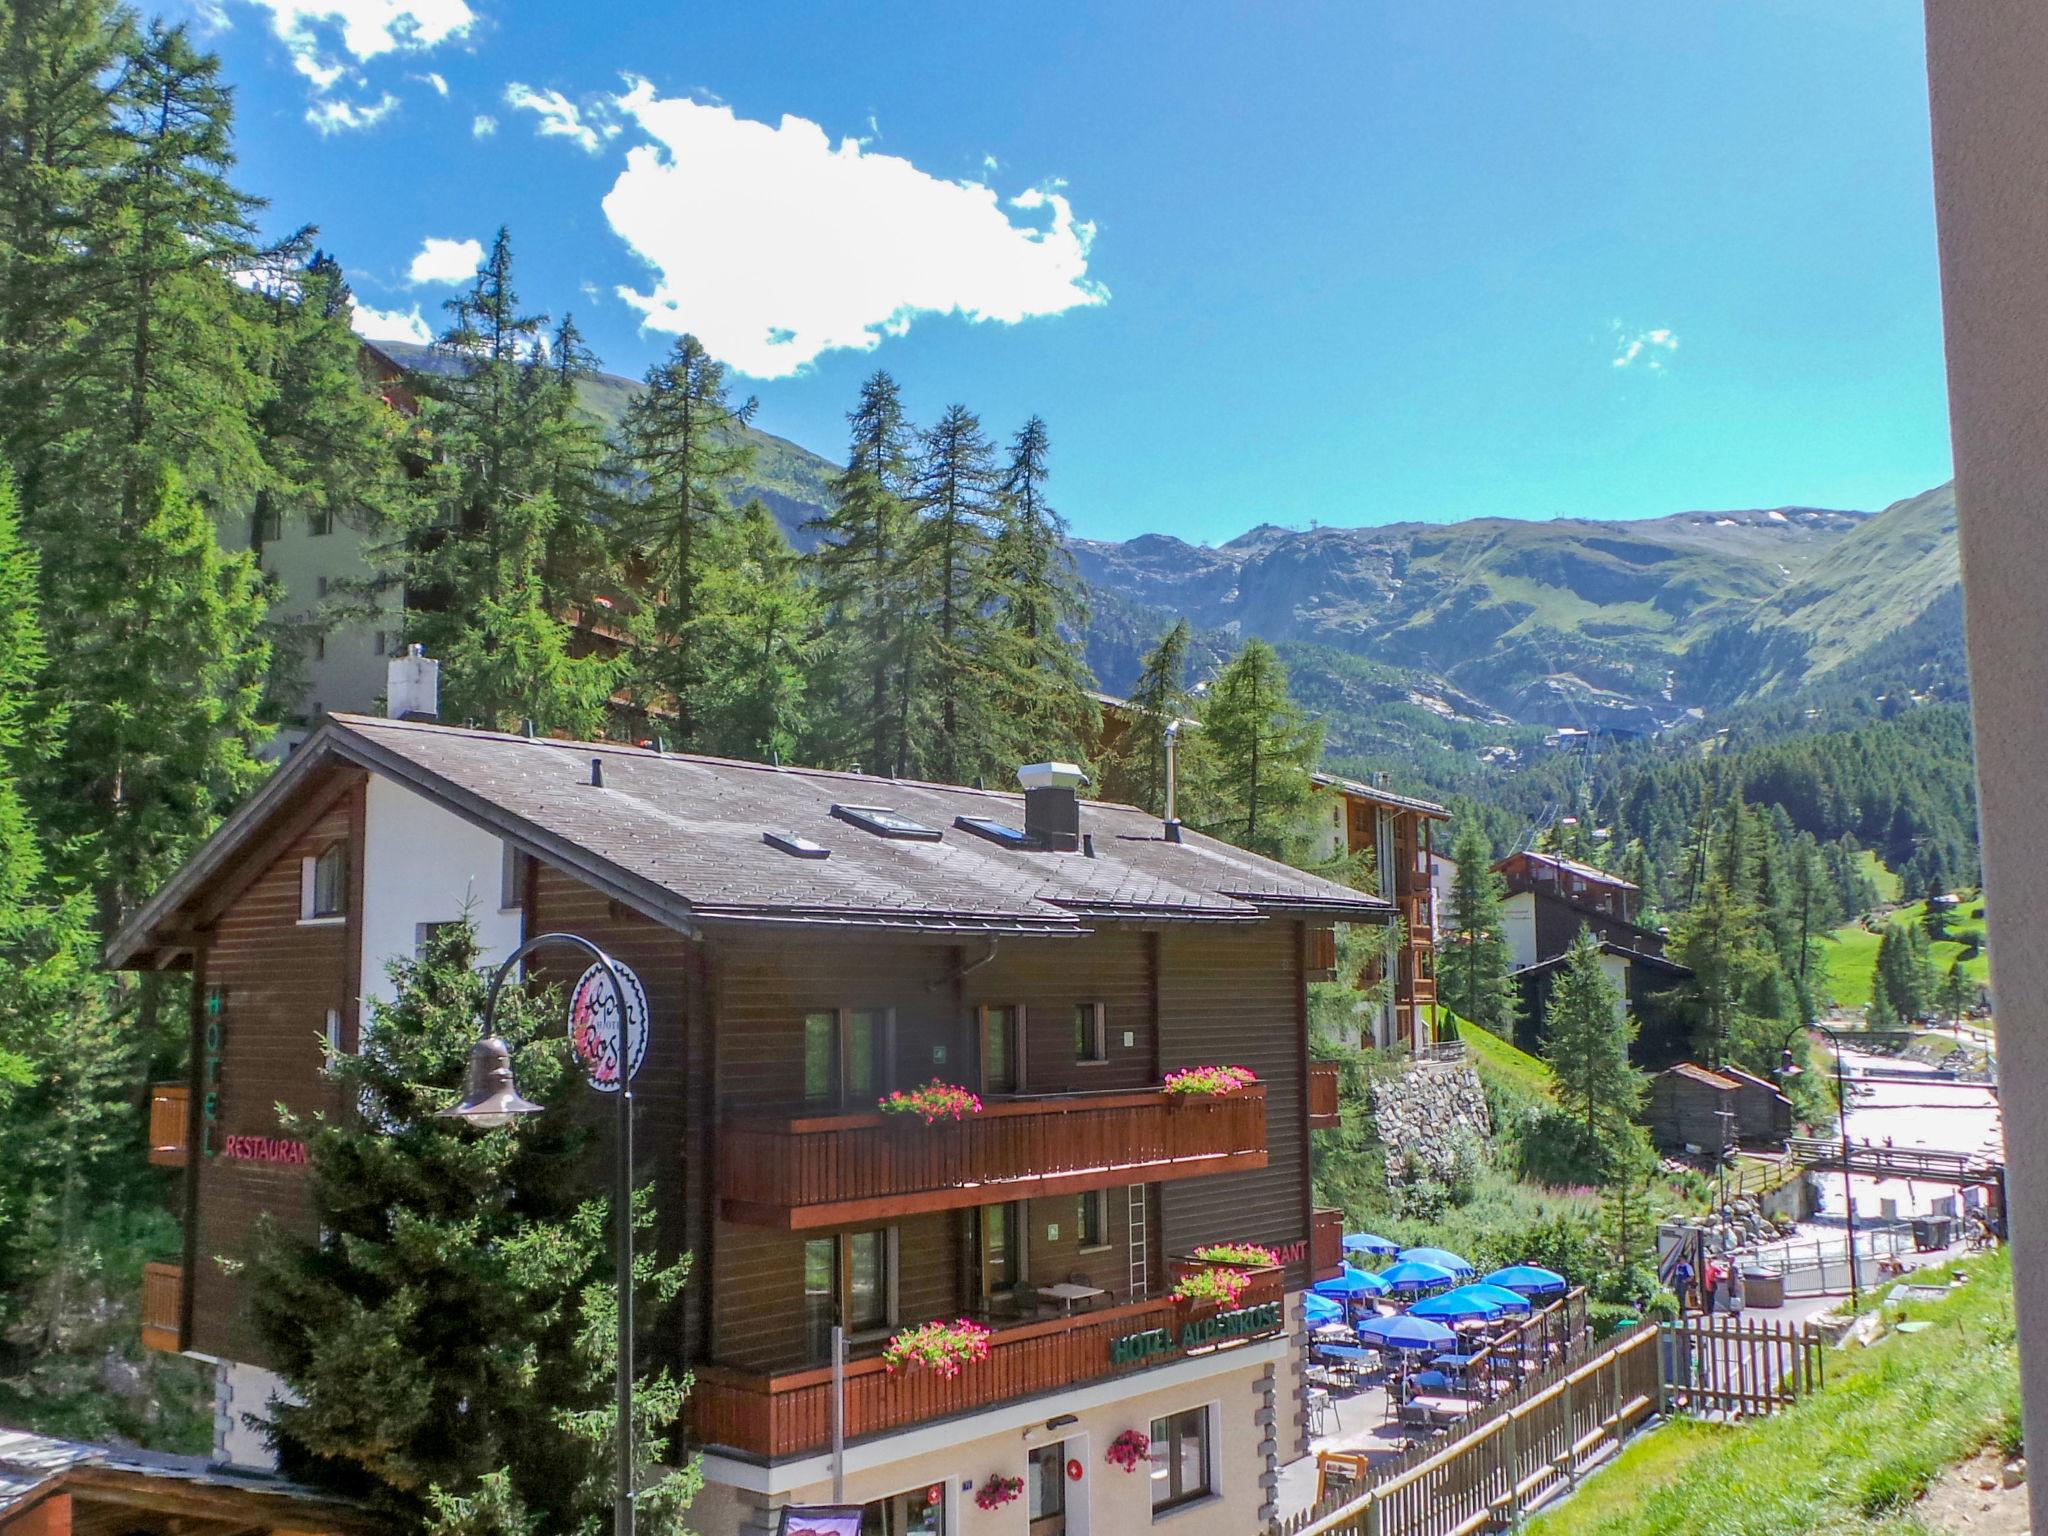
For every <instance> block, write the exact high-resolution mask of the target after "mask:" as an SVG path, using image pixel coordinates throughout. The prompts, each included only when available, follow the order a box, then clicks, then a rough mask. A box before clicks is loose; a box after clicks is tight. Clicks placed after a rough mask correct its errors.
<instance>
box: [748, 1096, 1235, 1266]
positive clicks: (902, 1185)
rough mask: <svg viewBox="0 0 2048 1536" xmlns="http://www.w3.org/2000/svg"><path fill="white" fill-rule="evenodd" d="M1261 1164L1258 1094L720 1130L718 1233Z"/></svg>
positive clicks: (1007, 1106)
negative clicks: (721, 1227) (729, 1227)
mask: <svg viewBox="0 0 2048 1536" xmlns="http://www.w3.org/2000/svg"><path fill="white" fill-rule="evenodd" d="M1265 1166H1266V1092H1265V1088H1264V1086H1263V1085H1260V1086H1255V1087H1251V1088H1247V1089H1244V1090H1242V1091H1240V1092H1237V1093H1229V1094H1220V1095H1216V1096H1213V1097H1205V1096H1200V1095H1188V1094H1170V1093H1167V1092H1165V1091H1164V1090H1162V1089H1157V1088H1147V1089H1140V1090H1137V1091H1135V1092H1131V1093H1116V1094H1086V1095H1070V1096H1069V1095H1063V1096H1059V1097H1051V1098H1040V1099H997V1100H991V1101H986V1102H984V1104H983V1106H982V1111H981V1113H980V1114H978V1115H971V1116H969V1117H968V1118H967V1119H965V1120H960V1121H950V1120H942V1121H940V1122H939V1123H937V1124H935V1125H925V1124H923V1123H922V1122H921V1121H919V1120H917V1119H915V1118H914V1117H911V1116H905V1115H884V1114H880V1113H871V1114H853V1115H817V1116H811V1117H807V1118H804V1119H799V1120H780V1121H772V1122H759V1121H746V1120H732V1121H728V1122H727V1123H726V1124H725V1125H724V1126H723V1127H722V1128H721V1129H720V1131H719V1147H718V1193H719V1202H720V1209H721V1211H722V1213H723V1215H724V1217H725V1219H726V1220H727V1221H732V1222H739V1223H744V1224H746V1225H751V1226H770V1227H777V1228H782V1229H785V1230H794V1229H802V1228H809V1227H821V1226H831V1225H836V1224H840V1223H844V1222H851V1221H873V1220H878V1219H885V1218H888V1217H892V1216H904V1215H910V1214H912V1213H915V1212H919V1211H944V1210H958V1209H962V1208H965V1207H967V1206H975V1205H987V1204H990V1203H992V1202H994V1201H998V1200H1024V1199H1029V1198H1031V1197H1033V1196H1037V1195H1057V1194H1067V1193H1073V1192H1076V1191H1080V1190H1088V1189H1107V1188H1109V1187H1111V1186H1112V1185H1117V1184H1137V1183H1148V1184H1152V1183H1164V1182H1166V1181H1167V1180H1170V1179H1186V1178H1194V1177H1197V1176H1199V1175H1203V1174H1210V1173H1222V1172H1226V1171H1228V1170H1231V1169H1238V1168H1263V1167H1265Z"/></svg>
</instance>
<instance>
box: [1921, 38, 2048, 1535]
mask: <svg viewBox="0 0 2048 1536" xmlns="http://www.w3.org/2000/svg"><path fill="white" fill-rule="evenodd" d="M1926 12H1927V77H1928V87H1929V99H1930V105H1931V108H1932V117H1933V128H1934V201H1935V212H1936V215H1937V220H1938V224H1939V229H1940V245H1941V297H1942V318H1943V321H1944V327H1945V331H1946V337H1947V349H1948V381H1949V417H1950V434H1951V438H1952V442H1953V445H1954V449H1955V465H1956V506H1957V513H1958V518H1959V521H1960V525H1961V542H1962V558H1963V593H1964V604H1965V614H1964V624H1965V629H1966V631H1967V635H1968V639H1969V649H1970V682H1971V692H1972V709H1973V714H1974V717H1975V724H1976V735H1977V783H1978V791H1979V799H1978V807H1979V818H1980V822H1981V835H1982V840H1983V846H1984V872H1985V873H1984V880H1985V886H1984V888H1985V894H1986V896H1987V898H1988V900H1989V903H1990V908H1989V912H1988V917H1989V919H1990V923H1989V927H1990V936H1991V957H1992V964H1993V968H1994V970H1993V976H1992V993H1993V996H1994V998H1995V1000H1996V1004H1997V1008H1998V1023H1999V1030H1998V1042H1999V1071H1998V1075H1999V1086H2000V1088H2001V1089H2002V1090H2003V1098H2004V1101H2005V1103H2006V1104H2007V1105H2008V1106H2009V1107H2010V1106H2015V1105H2019V1104H2023V1103H2024V1102H2025V1100H2026V1096H2027V1095H2028V1094H2030V1093H2031V1091H2032V1088H2033V1085H2035V1084H2037V1083H2048V945H2044V944H2042V943H2041V942H2040V935H2039V931H2038V930H2039V927H2040V923H2041V919H2042V914H2043V913H2044V912H2048V796H2044V795H2043V794H2042V793H2041V765H2042V764H2043V763H2048V597H2044V585H2048V581H2044V577H2048V5H2043V4H2042V3H2041V0H1927V7H1926ZM2005 1137H2006V1148H2007V1157H2008V1169H2009V1173H2008V1180H2007V1191H2008V1196H2009V1200H2010V1209H2009V1218H2008V1220H2009V1226H2008V1230H2009V1233H2010V1236H2011V1239H2012V1242H2013V1246H2014V1254H2013V1257H2014V1264H2013V1273H2014V1276H2015V1283H2016V1285H2017V1288H2018V1296H2019V1325H2020V1367H2021V1373H2022V1380H2023V1385H2024V1387H2025V1391H2026V1434H2027V1443H2028V1444H2029V1445H2030V1446H2048V1119H2044V1117H2042V1116H2040V1115H2028V1114H2012V1113H2009V1114H2008V1115H2007V1117H2006V1125H2005ZM2029 1496H2030V1498H2031V1500H2032V1505H2033V1524H2034V1529H2036V1530H2048V1479H2035V1480H2033V1481H2031V1482H2030V1483H2029Z"/></svg>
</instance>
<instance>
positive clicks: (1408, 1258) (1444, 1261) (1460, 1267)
mask: <svg viewBox="0 0 2048 1536" xmlns="http://www.w3.org/2000/svg"><path fill="white" fill-rule="evenodd" d="M1401 1261H1402V1262H1403V1263H1404V1264H1405V1263H1410V1262H1412V1263H1416V1264H1437V1265H1441V1266H1442V1267H1443V1268H1445V1269H1448V1270H1449V1271H1450V1272H1451V1273H1452V1274H1453V1275H1454V1276H1456V1277H1457V1278H1458V1279H1460V1280H1463V1279H1466V1278H1468V1277H1470V1276H1471V1275H1472V1274H1473V1273H1474V1271H1473V1268H1472V1265H1471V1264H1470V1262H1469V1261H1467V1260H1465V1259H1461V1258H1460V1257H1458V1255H1457V1254H1455V1253H1452V1252H1451V1251H1450V1250H1449V1249H1448V1248H1403V1249H1402V1250H1401Z"/></svg>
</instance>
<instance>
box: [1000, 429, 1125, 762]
mask: <svg viewBox="0 0 2048 1536" xmlns="http://www.w3.org/2000/svg"><path fill="white" fill-rule="evenodd" d="M1050 448H1051V437H1050V435H1049V434H1048V433H1047V431H1046V426H1045V422H1044V421H1043V420H1042V419H1040V418H1039V417H1037V416H1033V417H1032V418H1031V419H1030V420H1029V421H1027V422H1025V423H1024V425H1023V427H1022V428H1020V429H1019V431H1018V433H1017V435H1016V437H1015V438H1013V439H1012V440H1011V443H1010V459H1009V464H1008V466H1007V467H1006V468H1005V469H1004V471H1003V478H1002V482H1001V485H1000V486H999V488H998V500H997V530H996V536H995V542H994V544H993V546H992V547H991V548H990V551H989V561H988V583H989V587H990V591H991V595H992V599H993V604H994V608H995V620H996V622H995V625H994V626H993V629H992V631H991V635H990V642H991V652H992V660H993V661H994V663H995V670H996V674H997V675H996V678H995V686H996V688H997V689H999V690H1000V691H1001V692H1002V693H1003V695H1004V696H1005V698H1006V699H1007V701H1008V702H1007V705H1006V707H1005V708H1004V709H1003V710H1002V711H1000V713H999V716H998V718H999V719H1001V720H1002V721H1003V722H1004V724H1005V732H1004V734H1005V736H1006V738H1007V740H1008V743H1009V747H1010V754H1009V755H1010V756H1011V757H1013V758H1015V759H1017V760H1019V761H1039V760H1042V759H1045V758H1062V759H1065V758H1073V759H1079V758H1080V757H1081V756H1082V755H1083V754H1082V751H1081V743H1082V742H1083V741H1084V740H1090V739H1093V738H1094V736H1095V734H1096V731H1097V728H1098V725H1099V719H1098V712H1097V710H1096V707H1095V702H1094V700H1093V699H1091V698H1089V696H1088V693H1087V689H1088V688H1089V686H1090V685H1091V684H1092V683H1093V682H1094V678H1093V677H1092V676H1091V675H1090V674H1089V671H1088V666H1087V663H1086V662H1084V661H1083V660H1082V659H1081V648H1080V645H1079V643H1078V642H1077V641H1076V640H1075V639H1074V638H1073V637H1074V636H1075V635H1077V634H1078V633H1079V632H1080V631H1081V630H1082V629H1084V628H1085V627H1086V626H1087V623H1088V604H1087V599H1086V597H1085V595H1084V593H1083V590H1082V587H1081V580H1080V577H1079V575H1078V574H1077V573H1076V572H1075V569H1074V558H1073V556H1072V555H1070V554H1069V553H1068V552H1067V545H1066V531H1067V525H1066V520H1065V519H1064V518H1062V517H1061V516H1060V515H1059V513H1058V512H1056V511H1054V510H1053V508H1052V507H1051V505H1050V504H1049V503H1048V502H1047V501H1046V499H1045V482H1046V479H1047V477H1048V474H1049V470H1048V468H1047V464H1046V456H1047V454H1048V452H1049V451H1050Z"/></svg>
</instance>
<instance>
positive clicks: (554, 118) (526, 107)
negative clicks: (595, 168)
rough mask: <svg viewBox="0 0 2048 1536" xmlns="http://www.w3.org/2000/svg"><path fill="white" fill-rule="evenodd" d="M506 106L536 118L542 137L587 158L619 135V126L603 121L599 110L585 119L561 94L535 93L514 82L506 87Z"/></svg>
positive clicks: (551, 92)
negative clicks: (574, 148) (578, 150)
mask: <svg viewBox="0 0 2048 1536" xmlns="http://www.w3.org/2000/svg"><path fill="white" fill-rule="evenodd" d="M505 105H506V106H508V107H510V108H512V109H513V110H514V111H515V112H532V113H534V114H536V115H537V116H538V117H539V118H540V124H539V132H540V135H541V137H543V138H549V137H554V138H562V139H568V140H569V141H571V142H572V143H574V144H577V145H579V146H581V148H582V149H583V151H584V153H586V154H591V155H594V154H596V153H597V152H598V149H599V148H600V147H601V146H602V145H603V143H604V141H605V140H606V139H612V138H617V137H618V134H619V125H618V124H617V123H615V122H612V121H610V120H609V119H608V118H606V117H604V116H603V115H602V109H599V110H597V111H593V112H592V113H591V114H590V116H589V117H588V118H587V119H586V118H585V116H584V113H583V111H582V110H581V109H579V108H578V107H577V105H576V103H575V102H573V101H571V100H570V99H569V98H568V97H566V96H564V95H563V94H562V93H561V92H560V91H537V90H535V89H534V88H533V87H532V86H530V85H521V84H520V83H519V82H518V81H517V80H514V81H513V82H512V83H511V84H510V85H508V86H506V87H505Z"/></svg>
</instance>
